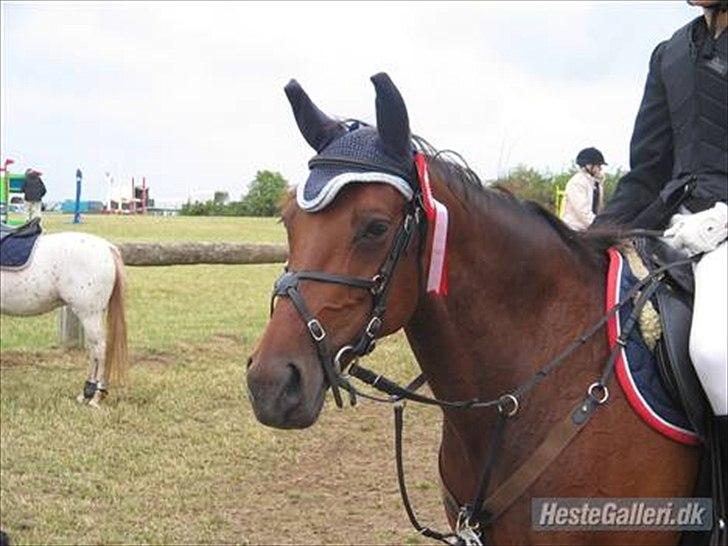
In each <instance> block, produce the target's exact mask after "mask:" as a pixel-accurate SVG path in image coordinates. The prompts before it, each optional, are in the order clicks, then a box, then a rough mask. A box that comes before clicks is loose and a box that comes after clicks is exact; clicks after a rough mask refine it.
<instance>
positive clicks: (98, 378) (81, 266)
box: [0, 232, 128, 407]
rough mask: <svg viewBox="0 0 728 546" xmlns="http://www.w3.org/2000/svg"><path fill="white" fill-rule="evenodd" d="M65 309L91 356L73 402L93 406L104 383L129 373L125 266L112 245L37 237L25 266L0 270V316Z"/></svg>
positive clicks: (77, 237) (88, 238)
mask: <svg viewBox="0 0 728 546" xmlns="http://www.w3.org/2000/svg"><path fill="white" fill-rule="evenodd" d="M64 304H65V305H68V306H69V307H70V308H71V310H72V311H73V312H74V313H75V314H76V316H78V318H79V320H80V321H81V323H82V324H83V328H84V332H85V337H86V343H87V345H88V348H89V352H90V363H89V371H88V379H87V380H86V384H85V385H84V389H83V392H82V393H81V394H80V395H79V397H78V400H79V402H84V401H87V402H89V404H90V405H93V406H96V407H98V405H99V402H100V401H101V400H102V399H103V398H104V397H105V396H106V393H107V386H108V384H109V382H116V381H119V382H121V381H123V380H124V377H125V375H126V372H127V370H128V358H127V342H126V318H125V312H124V263H123V261H122V259H121V256H120V254H119V251H118V249H117V248H116V247H115V246H114V245H112V244H111V243H109V242H108V241H106V240H104V239H102V238H100V237H96V236H94V235H90V234H87V233H71V232H66V233H53V234H47V235H46V234H42V235H40V236H39V237H38V240H37V242H36V245H35V250H34V252H33V255H32V256H31V260H30V263H29V264H27V265H26V266H25V267H23V268H22V269H20V270H10V269H0V312H2V313H3V314H7V315H15V316H30V315H40V314H42V313H47V312H48V311H51V310H53V309H55V308H57V307H60V306H61V305H64ZM104 315H106V324H105V325H104Z"/></svg>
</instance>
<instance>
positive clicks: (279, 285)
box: [270, 165, 423, 408]
mask: <svg viewBox="0 0 728 546" xmlns="http://www.w3.org/2000/svg"><path fill="white" fill-rule="evenodd" d="M357 166H358V165H357ZM421 211H422V205H421V200H420V199H419V198H418V197H417V196H416V197H415V198H413V199H412V200H411V201H409V202H408V203H407V204H406V205H405V211H404V212H405V214H404V218H403V220H402V223H401V224H400V226H399V229H398V230H397V233H396V234H395V236H394V239H393V242H392V246H391V248H390V250H389V254H388V255H387V257H386V258H385V259H384V262H383V263H382V265H381V266H380V267H379V270H378V271H377V273H376V274H375V275H374V276H373V277H371V278H361V277H351V276H347V275H338V274H334V273H327V272H325V271H292V270H290V269H289V268H288V266H286V268H285V270H284V272H283V274H282V275H281V276H280V277H278V279H277V280H276V281H275V284H274V286H273V294H272V296H271V306H270V312H271V315H272V314H273V305H274V302H275V298H276V297H287V298H290V300H291V302H292V303H293V306H294V307H295V308H296V311H298V314H299V316H300V317H301V320H302V321H303V323H304V324H305V325H306V329H307V330H308V333H309V336H310V337H311V341H312V342H313V344H314V347H316V352H317V354H318V358H319V361H320V362H321V367H322V369H323V372H324V376H325V377H326V381H327V382H328V383H329V385H330V386H331V391H332V393H333V395H334V400H335V402H336V405H337V406H338V407H340V408H341V407H343V401H342V398H341V393H340V391H339V388H340V387H342V388H345V389H347V390H348V391H349V393H350V395H351V397H352V398H351V401H352V405H353V404H354V403H355V398H354V396H355V394H354V391H353V390H352V389H351V385H350V383H349V382H348V381H347V380H346V378H345V377H344V376H343V375H342V373H343V372H344V371H345V370H343V369H342V368H343V367H344V366H345V363H346V362H349V361H351V359H354V358H358V357H360V356H364V355H366V354H369V353H370V352H372V351H373V350H374V347H375V345H376V337H377V334H378V333H379V331H380V329H381V327H382V323H383V320H384V313H385V311H386V310H387V295H388V294H389V289H390V286H391V282H392V277H393V276H394V271H395V269H396V267H397V264H398V263H399V260H400V258H401V257H402V255H403V254H404V253H405V251H406V249H407V248H408V247H409V245H410V242H411V241H412V235H413V233H414V231H415V226H416V225H419V224H420V222H421V221H423V214H422V213H421ZM301 281H314V282H319V283H330V284H339V285H343V286H348V287H350V288H357V289H361V290H368V291H369V292H370V293H371V296H372V307H371V311H370V313H369V317H368V319H367V320H366V323H365V325H364V327H363V328H362V330H361V331H360V333H359V335H358V338H357V339H356V341H354V342H353V343H352V344H351V345H345V346H344V347H342V348H341V349H339V350H338V351H337V353H336V354H335V355H334V353H333V351H332V349H331V346H330V344H329V342H328V334H327V333H326V330H325V329H324V327H323V325H322V324H321V321H320V320H319V319H318V318H316V316H314V314H313V313H311V311H310V310H309V308H308V306H307V305H306V301H305V300H304V298H303V296H302V295H301V293H300V292H299V289H298V285H299V283H300V282H301Z"/></svg>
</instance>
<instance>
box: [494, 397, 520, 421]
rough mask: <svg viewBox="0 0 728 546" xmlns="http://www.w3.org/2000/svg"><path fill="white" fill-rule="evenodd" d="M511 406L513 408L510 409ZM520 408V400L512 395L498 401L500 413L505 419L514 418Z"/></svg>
mask: <svg viewBox="0 0 728 546" xmlns="http://www.w3.org/2000/svg"><path fill="white" fill-rule="evenodd" d="M509 405H510V406H511V407H510V409H509V407H508V406H509ZM518 407H519V404H518V398H516V397H515V396H513V395H512V394H504V395H503V396H501V397H500V400H498V411H499V412H500V414H501V415H503V416H505V417H513V416H514V415H515V414H516V413H518Z"/></svg>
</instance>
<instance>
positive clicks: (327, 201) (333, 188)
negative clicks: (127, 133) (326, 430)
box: [247, 73, 421, 428]
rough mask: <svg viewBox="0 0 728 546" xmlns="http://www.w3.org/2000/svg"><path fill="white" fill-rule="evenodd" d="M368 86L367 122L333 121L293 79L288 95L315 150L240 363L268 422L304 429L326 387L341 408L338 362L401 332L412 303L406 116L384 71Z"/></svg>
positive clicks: (412, 181) (415, 218)
mask: <svg viewBox="0 0 728 546" xmlns="http://www.w3.org/2000/svg"><path fill="white" fill-rule="evenodd" d="M371 80H372V82H373V84H374V87H375V90H376V114H377V126H376V127H371V126H368V125H366V124H363V123H361V122H340V121H337V120H335V119H333V118H330V117H329V116H327V115H326V114H324V113H323V112H322V111H321V110H319V109H318V108H317V107H316V106H315V105H314V103H313V102H312V101H311V99H310V98H309V97H308V95H307V94H306V93H305V92H304V91H303V89H302V88H301V86H300V85H299V84H298V83H297V82H296V81H295V80H291V82H290V83H289V84H288V85H287V86H286V88H285V92H286V95H287V96H288V100H289V101H290V103H291V106H292V108H293V113H294V115H295V118H296V122H297V124H298V127H299V129H300V130H301V133H302V134H303V136H304V138H305V139H306V141H307V142H308V143H309V144H310V145H311V147H312V148H314V150H315V151H316V152H317V155H316V156H314V157H313V158H312V159H311V161H310V162H309V167H310V169H311V172H310V176H309V178H308V180H307V181H306V182H305V183H304V184H301V185H299V187H298V190H297V194H296V198H295V199H289V202H288V203H287V205H286V206H285V207H284V210H283V213H282V218H283V223H284V225H285V227H286V231H287V234H288V244H289V260H288V264H287V266H286V269H285V272H284V273H283V275H281V277H279V279H278V280H277V281H276V284H275V287H274V293H273V298H274V299H276V300H277V301H276V303H275V305H273V302H272V303H271V316H270V321H269V323H268V326H267V328H266V330H265V332H264V333H263V336H262V338H261V340H260V342H259V344H258V345H257V348H256V349H255V351H254V353H253V354H252V355H251V357H250V358H249V360H248V370H247V383H248V393H249V397H250V400H251V403H252V405H253V409H254V411H255V414H256V416H257V418H258V419H259V420H260V421H261V422H262V423H264V424H267V425H270V426H274V427H278V428H304V427H307V426H310V425H311V424H313V423H314V422H315V421H316V419H317V417H318V415H319V413H320V411H321V408H322V406H323V402H324V398H325V394H326V392H327V389H328V388H332V391H333V395H334V398H335V400H336V403H337V404H338V405H339V406H341V404H342V402H341V393H340V390H339V387H340V385H339V380H340V373H341V371H342V370H341V367H342V366H343V365H345V363H346V361H347V359H349V358H351V357H354V356H357V355H361V354H366V353H367V352H369V351H371V349H373V346H374V343H375V339H376V338H377V337H380V336H382V335H387V334H389V333H392V332H394V331H396V330H398V329H399V328H401V327H402V326H403V325H404V324H405V323H406V322H407V321H408V319H409V317H410V316H411V315H412V313H413V312H414V309H415V307H416V305H417V296H418V292H419V282H418V280H419V268H418V265H417V252H416V251H415V250H416V248H417V242H416V241H417V240H421V235H420V234H419V233H418V230H417V226H418V225H419V224H420V221H421V218H420V216H421V215H420V209H419V207H418V205H417V196H418V183H417V175H416V170H415V167H414V162H413V148H412V143H411V134H410V128H409V120H408V116H407V109H406V107H405V104H404V101H403V99H402V97H401V95H400V93H399V91H398V90H397V88H396V87H395V86H394V84H393V83H392V81H391V80H390V78H389V76H387V75H386V74H383V73H380V74H377V75H375V76H373V77H372V78H371ZM385 310H386V314H385Z"/></svg>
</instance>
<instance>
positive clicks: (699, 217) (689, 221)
mask: <svg viewBox="0 0 728 546" xmlns="http://www.w3.org/2000/svg"><path fill="white" fill-rule="evenodd" d="M727 236H728V206H727V205H726V204H725V203H722V202H719V203H716V204H715V206H714V207H713V208H712V209H708V210H704V211H703V212H698V213H696V214H676V215H675V216H673V218H672V220H671V221H670V228H669V229H668V230H667V231H665V238H666V239H667V243H668V244H669V245H670V246H672V247H674V248H677V249H679V250H684V251H686V252H687V253H688V255H689V256H694V255H695V254H700V253H702V252H710V251H711V250H713V249H715V248H716V247H717V246H718V245H719V244H720V243H722V242H723V241H725V239H726V237H727Z"/></svg>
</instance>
